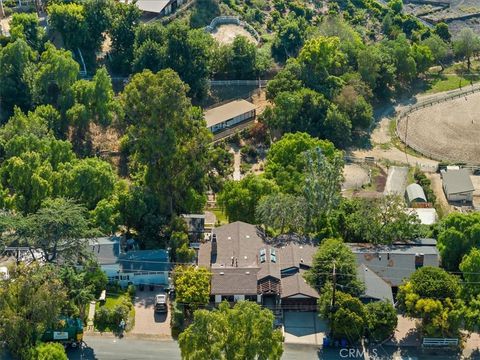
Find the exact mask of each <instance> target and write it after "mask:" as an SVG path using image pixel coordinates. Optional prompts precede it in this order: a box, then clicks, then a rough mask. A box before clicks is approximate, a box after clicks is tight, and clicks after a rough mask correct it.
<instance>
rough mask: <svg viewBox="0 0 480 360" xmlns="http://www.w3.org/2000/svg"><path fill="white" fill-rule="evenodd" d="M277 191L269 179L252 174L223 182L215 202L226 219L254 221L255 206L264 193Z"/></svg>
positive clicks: (252, 222)
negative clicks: (223, 212) (221, 209)
mask: <svg viewBox="0 0 480 360" xmlns="http://www.w3.org/2000/svg"><path fill="white" fill-rule="evenodd" d="M276 191H278V188H277V186H276V185H275V183H274V182H273V181H271V180H268V179H265V178H263V177H260V176H256V175H253V174H250V175H247V176H245V177H244V178H243V179H242V180H240V181H234V180H230V181H227V182H225V184H224V186H223V189H222V191H221V192H220V194H218V198H217V202H218V204H219V205H220V206H221V207H222V208H223V209H224V211H225V214H226V215H227V217H228V220H229V221H231V222H233V221H245V222H248V223H251V224H255V223H256V220H257V219H256V218H255V208H256V207H257V205H258V203H259V201H260V199H261V198H262V196H264V195H268V194H271V193H275V192H276Z"/></svg>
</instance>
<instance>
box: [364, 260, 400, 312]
mask: <svg viewBox="0 0 480 360" xmlns="http://www.w3.org/2000/svg"><path fill="white" fill-rule="evenodd" d="M357 277H358V279H359V280H360V281H361V282H363V283H364V284H365V294H364V295H363V296H362V297H367V298H371V299H377V300H387V301H389V302H390V303H392V304H393V294H392V288H391V287H390V285H389V284H388V283H387V282H386V281H385V280H383V279H382V278H381V277H380V276H378V275H377V274H376V273H375V272H374V271H372V270H371V269H369V268H368V267H367V266H366V265H365V264H360V266H358V268H357Z"/></svg>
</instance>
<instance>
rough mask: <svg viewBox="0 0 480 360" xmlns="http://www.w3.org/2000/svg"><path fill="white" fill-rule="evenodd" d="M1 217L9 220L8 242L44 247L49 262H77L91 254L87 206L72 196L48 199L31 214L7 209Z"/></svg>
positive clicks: (42, 256) (5, 220) (7, 221)
mask: <svg viewBox="0 0 480 360" xmlns="http://www.w3.org/2000/svg"><path fill="white" fill-rule="evenodd" d="M0 221H1V222H2V223H4V224H8V228H9V230H10V233H9V235H8V236H6V237H5V241H6V243H7V244H8V243H10V242H11V243H13V244H18V245H19V246H24V247H28V248H30V249H32V251H40V253H41V258H42V259H41V260H44V261H46V262H48V263H57V262H58V261H59V260H61V261H62V263H73V264H78V262H81V261H84V260H86V259H87V258H88V255H89V252H88V251H89V250H88V248H87V246H86V244H87V242H88V237H89V236H92V235H95V232H94V231H91V229H90V226H89V223H88V220H87V213H86V209H85V208H84V207H82V206H80V205H77V204H75V203H74V202H73V201H71V200H65V199H62V198H57V199H53V200H47V201H45V202H44V204H43V206H42V207H41V208H40V209H39V210H38V211H37V212H36V213H34V214H31V215H28V216H21V215H15V214H12V213H4V214H2V215H1V216H0Z"/></svg>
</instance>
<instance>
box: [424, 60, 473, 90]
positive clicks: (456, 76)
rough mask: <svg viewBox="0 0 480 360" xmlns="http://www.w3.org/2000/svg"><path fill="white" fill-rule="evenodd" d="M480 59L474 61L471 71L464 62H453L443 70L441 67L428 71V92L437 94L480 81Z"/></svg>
mask: <svg viewBox="0 0 480 360" xmlns="http://www.w3.org/2000/svg"><path fill="white" fill-rule="evenodd" d="M479 71H480V61H478V60H474V61H472V67H471V69H470V71H468V70H467V67H466V65H465V64H464V63H457V64H453V65H451V66H449V67H447V68H445V70H444V71H443V72H440V71H439V69H431V71H429V72H428V73H427V89H426V93H427V94H435V93H439V92H442V91H450V90H455V89H458V88H459V87H464V86H469V85H470V84H471V83H476V82H479V81H480V76H479Z"/></svg>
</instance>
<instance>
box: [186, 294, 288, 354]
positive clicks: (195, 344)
mask: <svg viewBox="0 0 480 360" xmlns="http://www.w3.org/2000/svg"><path fill="white" fill-rule="evenodd" d="M273 325H274V316H273V313H272V312H271V311H270V310H268V309H262V308H261V307H260V305H258V304H256V303H253V302H250V301H239V302H237V303H236V304H235V306H234V307H233V308H230V305H229V304H228V303H222V304H220V305H219V307H218V309H217V310H213V311H208V310H197V311H195V314H194V320H193V323H192V324H191V325H190V326H189V327H188V328H187V329H186V330H185V331H184V332H183V333H182V334H180V336H179V341H178V342H179V345H180V350H181V352H182V358H184V359H190V360H196V359H198V360H200V359H212V360H216V359H218V360H220V359H237V358H241V359H251V360H253V359H280V357H281V356H282V353H283V348H282V334H281V332H280V330H275V329H274V326H273Z"/></svg>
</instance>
